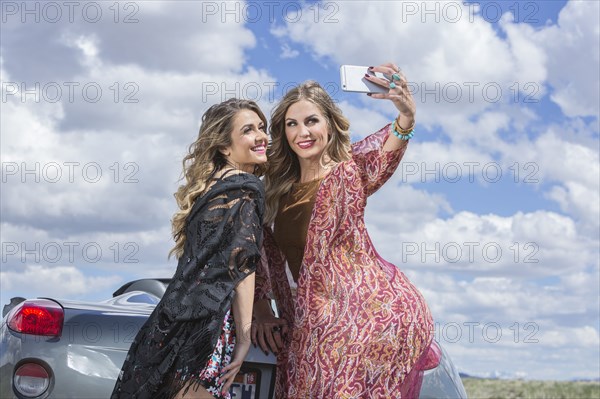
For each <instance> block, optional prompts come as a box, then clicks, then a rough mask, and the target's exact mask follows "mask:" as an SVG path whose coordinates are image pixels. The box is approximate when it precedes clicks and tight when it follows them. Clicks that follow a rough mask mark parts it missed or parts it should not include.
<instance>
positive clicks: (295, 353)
mask: <svg viewBox="0 0 600 399" xmlns="http://www.w3.org/2000/svg"><path fill="white" fill-rule="evenodd" d="M364 70H365V72H364V76H363V77H362V78H361V80H362V83H365V82H368V83H369V84H373V85H375V86H371V87H377V88H379V89H378V90H372V89H366V90H365V92H367V94H368V95H370V96H371V97H372V98H376V99H387V100H390V101H392V102H393V103H394V105H395V107H396V108H397V109H398V116H397V117H396V118H395V119H394V121H392V122H391V123H390V124H388V125H386V126H384V127H383V128H381V129H380V130H379V131H377V132H375V133H374V134H372V135H370V136H368V137H366V138H365V139H363V140H361V141H359V142H357V143H355V144H352V145H351V144H350V134H349V122H348V120H347V119H346V118H345V117H344V116H343V115H342V113H341V111H340V109H339V108H338V107H337V106H336V105H335V103H334V102H333V100H332V99H331V97H330V96H329V95H328V94H327V93H326V92H325V90H323V88H322V87H321V86H319V84H318V83H316V82H312V81H308V82H305V83H303V84H301V85H299V86H298V87H296V88H294V89H292V90H290V91H289V92H288V93H287V94H286V95H285V96H284V97H283V99H282V100H281V101H280V103H279V104H278V105H277V107H276V108H275V110H274V111H273V114H272V118H271V127H270V133H271V138H272V145H271V148H270V151H269V154H268V157H269V162H270V165H269V169H268V171H267V173H266V174H265V189H266V213H265V222H266V225H267V226H268V227H266V229H265V230H266V231H265V237H264V250H263V251H264V253H263V262H262V264H261V265H260V266H258V268H257V272H256V274H257V275H256V284H257V290H256V296H255V298H256V301H257V302H256V306H255V312H254V315H255V323H254V324H255V327H254V328H253V341H254V342H255V344H258V345H260V346H261V348H262V349H263V350H265V351H268V350H272V351H274V352H276V353H277V359H278V372H277V385H276V397H277V398H283V397H289V398H306V397H311V398H334V397H385V398H395V397H403V398H405V397H408V398H410V397H414V396H415V395H416V394H417V392H418V391H419V388H420V384H421V376H422V371H421V370H422V368H421V367H420V366H421V363H423V362H424V359H425V358H426V353H427V351H428V349H429V346H430V344H431V341H432V338H433V334H432V330H433V321H432V318H431V314H430V312H429V309H428V307H427V305H426V303H425V301H424V299H423V297H422V296H421V294H420V293H419V291H418V290H417V289H416V288H415V287H414V286H413V285H412V284H411V282H410V281H409V280H408V279H407V278H406V276H405V275H404V274H403V273H402V272H401V271H400V269H398V268H397V267H396V266H394V265H392V264H391V263H389V262H387V261H385V260H384V259H382V258H381V257H380V256H379V255H378V254H377V252H376V250H375V248H374V247H373V244H372V242H371V240H370V238H369V235H368V233H367V230H366V227H365V223H364V210H365V206H366V199H367V197H368V196H369V195H371V194H373V193H374V192H375V191H377V190H378V189H379V188H380V187H381V186H382V185H383V184H384V183H385V182H386V181H387V180H388V179H389V178H390V177H391V175H392V174H393V173H394V171H395V170H396V168H397V166H398V164H399V162H400V160H401V158H402V156H403V154H404V151H405V150H406V148H407V145H408V141H409V140H410V139H411V138H412V136H413V132H414V122H415V103H414V101H413V98H412V96H411V94H410V92H409V90H408V87H407V80H406V78H405V77H404V75H403V74H402V73H401V72H400V69H399V68H398V67H397V66H396V65H394V64H391V63H388V64H383V65H380V66H377V67H369V68H365V69H364ZM378 74H379V75H378ZM342 76H343V75H342ZM343 79H344V78H342V80H343ZM349 79H350V78H349ZM346 83H349V81H347V82H346ZM354 83H356V81H355V82H354ZM342 84H343V85H344V81H342ZM346 87H348V85H346ZM358 91H360V90H358ZM294 286H297V287H296V288H295V289H294ZM270 295H273V296H274V298H275V300H276V302H277V308H278V310H279V318H276V317H274V315H273V313H272V311H271V309H270V307H269V302H268V299H269V298H270Z"/></svg>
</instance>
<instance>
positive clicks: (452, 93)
mask: <svg viewBox="0 0 600 399" xmlns="http://www.w3.org/2000/svg"><path fill="white" fill-rule="evenodd" d="M365 4H366V3H364V2H343V3H337V7H338V9H337V12H336V14H335V20H336V21H335V22H332V23H320V24H317V23H314V22H313V21H312V19H311V18H310V17H309V16H310V10H309V9H308V8H306V9H305V13H304V14H306V18H303V19H301V20H300V21H294V23H288V24H287V25H286V26H285V27H282V26H280V27H277V28H276V29H274V30H273V32H276V34H277V35H278V36H279V37H281V38H283V37H285V38H289V39H290V40H292V41H294V42H296V43H298V44H301V45H304V46H306V47H307V48H308V49H309V50H310V51H311V52H312V53H313V54H314V56H315V57H318V58H324V59H332V60H333V61H334V62H335V63H338V64H355V65H373V64H379V63H383V62H386V61H392V62H396V63H397V64H398V65H399V66H400V67H401V68H402V70H403V71H405V73H406V74H407V77H408V79H409V81H411V82H413V83H414V86H413V89H414V90H415V94H414V96H415V99H416V100H417V102H418V105H419V119H420V123H425V124H440V125H441V126H444V127H445V128H447V129H446V131H447V132H449V133H450V134H452V135H453V136H459V137H460V136H462V135H463V132H462V131H461V130H456V129H449V127H451V125H448V124H449V123H452V122H451V121H450V120H449V119H452V118H455V119H458V120H459V121H460V123H461V124H464V123H466V122H467V121H468V120H469V118H471V117H474V116H477V115H479V114H481V113H482V112H483V111H485V110H486V109H490V108H497V107H498V105H500V104H509V105H510V104H512V103H514V102H515V100H514V99H515V97H517V98H522V96H521V97H519V96H518V94H519V93H526V94H532V93H533V91H536V92H537V94H536V95H534V96H533V98H539V96H541V95H542V93H543V92H544V87H543V82H544V80H545V78H546V66H545V59H546V58H545V57H546V56H545V54H544V52H543V51H541V50H540V49H539V47H538V46H537V45H536V44H535V42H533V41H532V40H531V38H529V37H528V36H527V35H523V34H521V32H520V31H518V30H516V29H515V28H514V26H513V25H514V24H513V23H512V22H510V20H509V18H504V19H503V22H502V23H501V24H500V28H501V29H502V30H504V31H505V32H506V39H502V38H501V37H499V35H498V33H497V32H496V31H495V30H494V29H493V27H492V26H491V25H490V24H489V23H487V22H486V21H485V20H484V19H483V18H482V17H481V16H480V15H470V12H471V11H472V9H473V7H467V6H466V5H463V4H460V3H452V5H453V6H454V7H456V8H457V10H458V11H459V13H460V15H461V17H460V18H458V19H457V18H454V17H453V16H451V15H450V14H449V13H448V12H446V11H444V10H442V9H441V8H440V10H439V11H438V12H437V15H436V13H435V12H434V13H433V15H432V14H427V13H426V10H425V9H426V8H427V6H426V5H425V3H411V4H412V5H413V6H414V7H417V9H416V12H414V11H409V10H408V7H407V4H406V3H405V2H381V1H373V2H369V7H365ZM436 4H438V3H436ZM439 4H442V3H439ZM439 4H438V5H439ZM307 7H308V6H307ZM430 9H431V7H430ZM436 17H437V19H438V20H437V21H436ZM400 19H401V20H402V23H399V20H400ZM348 32H352V35H351V38H350V37H349V36H348ZM349 39H350V40H349ZM490 60H493V62H490ZM528 83H529V84H530V86H527V87H525V85H526V84H528ZM532 89H535V90H532ZM517 102H518V101H517Z"/></svg>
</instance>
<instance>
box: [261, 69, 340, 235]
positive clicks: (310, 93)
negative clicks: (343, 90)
mask: <svg viewBox="0 0 600 399" xmlns="http://www.w3.org/2000/svg"><path fill="white" fill-rule="evenodd" d="M301 100H306V101H310V102H312V103H313V104H315V105H316V106H317V108H319V111H320V112H321V114H322V115H323V116H324V117H325V120H326V121H327V125H328V127H329V137H330V138H329V142H328V143H327V145H326V146H325V150H324V151H323V155H322V157H321V164H324V162H325V160H327V161H328V162H335V163H337V162H343V161H347V160H348V159H350V158H351V154H350V150H351V148H350V134H349V132H348V129H349V128H350V122H348V119H346V117H344V115H342V111H341V110H340V109H339V108H338V106H337V105H336V104H335V103H334V102H333V99H332V98H331V97H330V96H329V94H328V93H327V92H326V91H325V90H324V89H323V88H322V87H321V86H320V85H319V83H317V82H315V81H312V80H308V81H306V82H304V83H301V84H300V85H298V86H296V87H295V88H293V89H291V90H290V91H288V92H287V93H286V94H285V96H283V98H282V99H281V101H280V102H279V104H277V106H276V107H275V109H274V110H273V113H272V116H271V126H270V128H269V133H270V134H271V146H270V148H269V151H268V155H267V158H268V159H269V167H268V169H267V171H266V172H265V179H264V181H265V191H266V198H265V202H266V212H265V223H266V224H267V225H270V224H271V223H273V221H274V220H275V216H276V215H277V211H278V210H279V201H280V199H281V197H282V196H284V195H285V194H287V193H288V192H289V191H290V189H291V188H292V184H294V183H296V182H298V180H299V179H300V163H299V162H298V157H297V156H296V154H295V153H294V152H293V151H292V149H291V148H290V145H289V143H288V141H287V138H286V135H285V115H286V114H287V111H288V108H289V107H290V106H291V105H293V104H295V103H297V102H298V101H301Z"/></svg>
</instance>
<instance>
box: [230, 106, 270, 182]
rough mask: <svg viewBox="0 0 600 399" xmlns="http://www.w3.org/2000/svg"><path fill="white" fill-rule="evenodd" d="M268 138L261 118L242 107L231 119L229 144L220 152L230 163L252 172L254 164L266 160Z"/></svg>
mask: <svg viewBox="0 0 600 399" xmlns="http://www.w3.org/2000/svg"><path fill="white" fill-rule="evenodd" d="M268 140H269V139H268V137H267V134H266V133H265V124H264V122H263V121H262V119H260V117H259V116H258V115H257V114H256V112H254V111H250V110H248V109H242V110H240V111H238V113H237V114H236V115H235V117H234V119H233V130H232V132H231V145H229V146H228V147H225V148H223V149H222V150H221V153H222V154H223V155H224V156H225V158H226V159H227V162H228V163H229V164H230V165H232V166H234V167H236V168H237V169H240V170H243V171H244V172H248V173H252V172H253V171H254V167H255V166H256V165H259V164H262V163H265V162H267V144H268Z"/></svg>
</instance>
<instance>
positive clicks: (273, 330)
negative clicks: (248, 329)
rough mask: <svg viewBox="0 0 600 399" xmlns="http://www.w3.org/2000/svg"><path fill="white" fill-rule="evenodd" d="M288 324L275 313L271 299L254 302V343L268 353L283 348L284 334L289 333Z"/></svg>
mask: <svg viewBox="0 0 600 399" xmlns="http://www.w3.org/2000/svg"><path fill="white" fill-rule="evenodd" d="M287 331H288V325H287V322H286V321H285V320H284V319H280V318H277V317H275V316H274V315H273V311H272V310H271V305H270V301H268V300H261V301H257V302H256V303H255V304H254V321H253V323H252V343H253V344H254V345H255V346H256V344H257V343H258V345H259V346H260V348H261V349H262V350H263V351H264V352H265V354H268V353H269V351H271V352H273V353H275V354H277V352H278V351H279V350H280V349H281V348H283V339H282V337H283V335H285V334H287Z"/></svg>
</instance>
